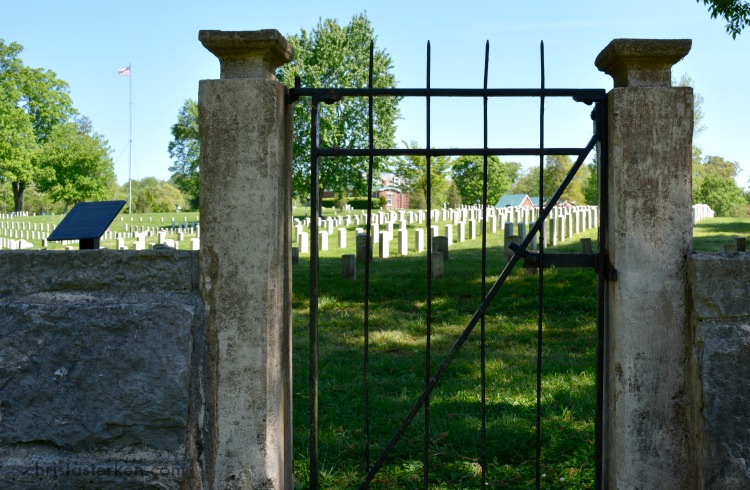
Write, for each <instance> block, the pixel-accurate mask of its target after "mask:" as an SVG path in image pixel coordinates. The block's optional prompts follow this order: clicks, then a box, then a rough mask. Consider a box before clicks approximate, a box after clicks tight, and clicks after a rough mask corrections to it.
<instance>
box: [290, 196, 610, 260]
mask: <svg viewBox="0 0 750 490" xmlns="http://www.w3.org/2000/svg"><path fill="white" fill-rule="evenodd" d="M551 214H557V213H551ZM597 218H598V215H597V212H596V208H595V207H581V208H580V209H579V210H577V211H576V212H571V213H559V215H557V216H551V217H548V218H547V219H546V220H545V221H544V225H543V226H544V232H545V233H544V239H545V243H546V244H550V243H551V244H552V245H553V246H554V245H557V242H558V240H564V239H566V238H571V237H572V236H573V235H574V234H576V233H582V232H584V231H586V230H588V229H589V228H596V227H597V226H598V223H597V222H598V219H597ZM373 221H374V220H373ZM487 221H488V222H487V232H488V233H496V232H497V225H498V218H497V217H496V216H494V215H492V216H488V219H487ZM499 221H500V226H501V228H503V230H504V232H505V235H506V237H507V236H513V235H514V233H513V227H514V223H512V222H505V220H504V216H503V215H501V217H500V220H499ZM406 224H407V222H406V220H401V221H400V222H399V230H398V232H397V233H398V253H399V255H407V254H408V238H409V237H408V229H407V227H406ZM467 226H468V229H467ZM480 226H481V222H480V221H477V220H475V219H469V221H468V222H466V221H459V222H457V223H454V224H450V223H449V224H445V225H443V229H444V234H445V235H444V236H446V237H447V239H448V242H449V243H453V242H454V239H453V231H454V227H455V228H456V232H457V237H456V241H457V242H458V243H462V242H464V241H466V240H467V239H468V240H473V239H475V238H476V237H477V233H479V228H480ZM394 227H395V222H393V221H387V222H386V223H385V230H383V231H381V229H380V224H379V223H377V222H374V223H373V224H372V226H371V234H372V236H373V243H376V244H380V247H379V248H380V249H382V252H381V254H380V255H381V257H383V258H386V257H387V256H388V254H389V253H390V252H389V250H390V241H391V240H393V238H394V235H395V233H396V232H395V230H394ZM526 227H527V223H525V222H520V223H518V234H517V236H519V237H520V238H521V240H523V239H524V238H526ZM439 229H440V227H439V226H438V225H432V236H433V237H435V236H437V235H438V234H439ZM467 232H468V234H467ZM335 233H336V234H337V237H338V248H341V249H344V248H346V247H347V233H348V231H347V229H346V228H338V229H336V232H335ZM356 233H357V235H360V234H364V230H363V229H362V228H357V229H356ZM414 233H415V241H416V250H417V252H418V253H421V252H423V251H424V229H423V228H416V229H415V230H414ZM332 234H334V231H333V230H332V229H331V228H330V227H326V228H324V229H321V230H320V231H319V232H318V235H319V240H318V247H319V250H320V251H327V250H328V249H329V236H330V235H332ZM295 236H296V243H297V247H298V249H299V253H302V254H306V253H309V252H310V244H309V233H308V232H306V231H304V224H303V223H298V224H296V225H295ZM537 240H538V235H537V238H535V239H534V242H532V245H531V248H532V249H535V248H536V247H537V243H536V242H537Z"/></svg>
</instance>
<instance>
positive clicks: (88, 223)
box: [47, 201, 125, 250]
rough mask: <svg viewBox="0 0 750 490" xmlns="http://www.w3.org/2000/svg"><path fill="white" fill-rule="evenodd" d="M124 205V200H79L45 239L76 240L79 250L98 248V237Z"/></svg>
mask: <svg viewBox="0 0 750 490" xmlns="http://www.w3.org/2000/svg"><path fill="white" fill-rule="evenodd" d="M124 205H125V201H99V202H79V203H78V204H76V205H75V206H73V209H71V210H70V212H69V213H68V214H67V215H66V216H65V218H63V220H62V221H61V222H60V224H59V225H57V228H55V229H54V231H53V232H52V233H51V234H50V236H49V237H48V238H47V239H48V240H50V241H61V240H78V241H79V248H80V249H81V250H84V249H92V248H99V239H100V238H101V236H102V235H103V234H104V232H105V231H107V227H109V225H110V224H111V223H112V221H113V220H114V219H115V218H116V217H117V214H118V213H119V212H120V210H121V209H122V207H123V206H124Z"/></svg>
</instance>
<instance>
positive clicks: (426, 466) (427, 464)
mask: <svg viewBox="0 0 750 490" xmlns="http://www.w3.org/2000/svg"><path fill="white" fill-rule="evenodd" d="M430 64H431V46H430V41H427V80H426V84H427V90H428V91H429V89H430ZM426 113H427V123H426V130H427V142H426V148H427V149H429V148H430V96H429V95H427V98H426ZM431 163H432V162H431V160H430V156H429V155H425V170H426V171H427V191H426V192H425V194H426V195H425V199H426V201H427V233H426V235H427V237H426V238H427V338H426V340H425V375H424V384H425V386H427V385H428V384H429V382H430V377H431V376H430V363H431V359H430V357H431V355H430V351H431V349H432V340H431V339H432V175H431V174H432V168H431ZM423 439H424V475H423V484H424V489H425V490H428V488H429V484H428V482H429V478H430V461H429V444H430V397H429V395H428V396H427V398H426V399H425V402H424V433H423Z"/></svg>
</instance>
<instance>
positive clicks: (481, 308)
mask: <svg viewBox="0 0 750 490" xmlns="http://www.w3.org/2000/svg"><path fill="white" fill-rule="evenodd" d="M488 60H489V42H488V43H487V45H486V50H485V65H484V86H483V88H481V89H443V88H440V89H436V88H431V87H430V45H429V43H428V45H427V82H426V88H417V89H398V88H391V89H383V88H375V87H373V83H372V73H373V48H372V46H371V49H370V65H369V73H370V79H369V84H368V87H367V88H307V87H301V86H300V83H299V80H297V83H295V87H294V88H292V89H290V91H289V101H290V103H291V102H294V101H296V100H298V99H299V98H300V97H309V98H310V99H311V102H310V106H311V127H312V131H311V139H310V141H311V149H310V154H311V161H310V164H311V188H310V203H311V216H312V217H313V219H312V220H311V223H310V236H311V237H312V240H311V242H310V247H311V248H310V328H309V342H310V379H309V382H310V394H309V396H310V446H309V452H310V486H311V488H313V489H317V488H318V487H319V471H320V468H319V466H318V291H319V288H318V277H319V276H318V274H319V249H318V247H319V244H318V239H317V237H318V233H319V230H318V220H317V219H316V217H317V216H318V211H319V210H318V205H319V202H320V201H319V197H320V195H319V192H320V191H321V189H319V184H318V171H319V159H320V158H322V157H341V156H355V157H363V158H367V159H369V172H368V184H367V187H368V196H369V199H370V200H369V202H368V207H367V218H366V236H367V240H366V254H365V256H366V257H370V256H371V254H372V250H371V247H372V240H371V239H370V237H371V234H372V227H371V223H372V195H373V162H374V158H376V157H389V156H407V155H418V156H424V157H425V158H426V165H427V168H426V176H427V188H428V191H427V192H426V196H425V197H426V200H427V203H426V207H427V210H428V212H427V214H426V219H427V223H426V226H427V230H430V229H431V226H432V224H431V220H432V213H431V212H430V210H432V202H431V192H430V191H429V189H430V186H431V183H430V176H431V170H430V165H431V159H432V158H433V157H437V156H461V155H473V156H481V157H483V158H484V167H483V173H484V175H483V177H484V178H483V200H482V201H483V202H484V203H485V205H483V206H482V210H483V211H482V212H483V216H482V286H481V287H482V297H483V298H484V299H483V300H482V301H481V303H480V304H479V305H478V307H477V308H476V310H475V312H474V314H473V315H472V317H471V320H470V321H469V322H468V324H466V326H465V328H464V329H463V331H462V332H461V334H460V335H459V336H458V338H457V339H456V340H455V343H454V344H453V347H452V348H451V349H450V351H449V352H448V353H447V355H446V356H445V357H444V359H443V360H442V362H441V363H440V365H439V367H438V369H437V370H436V371H435V372H431V370H430V365H431V359H430V356H431V353H430V338H431V321H432V274H431V271H432V260H433V259H432V253H431V252H432V239H431V237H430V239H428V240H427V241H426V248H427V254H426V261H427V276H426V281H427V299H426V305H427V318H426V324H427V332H426V359H425V366H426V369H425V380H424V388H423V390H422V392H421V394H420V396H419V397H418V398H417V399H416V400H415V401H414V403H413V405H412V407H411V410H410V411H409V412H408V414H407V415H406V416H405V417H404V418H403V421H402V423H401V424H400V426H399V428H398V429H397V430H396V432H395V433H394V434H393V436H392V438H391V440H390V441H389V442H388V444H387V445H386V446H385V447H384V448H383V450H382V451H381V452H380V454H379V455H378V456H377V458H376V459H375V460H374V462H373V461H372V460H371V456H370V447H369V446H370V444H369V426H370V420H369V412H370V410H369V387H368V379H369V378H368V372H369V308H370V300H371V298H370V293H369V284H370V261H369V260H365V261H364V264H365V265H364V269H365V278H364V287H365V289H364V398H365V399H364V429H363V433H364V440H365V451H364V454H365V456H364V459H365V461H364V472H363V473H364V476H363V478H362V482H361V484H360V488H368V487H369V482H370V481H371V480H372V479H373V477H374V476H375V475H376V474H377V473H378V471H379V470H380V469H381V467H382V466H383V464H384V462H385V461H386V459H387V458H388V456H389V454H390V453H391V452H392V450H393V449H394V447H395V446H396V444H397V443H398V441H399V439H400V438H401V437H402V436H403V434H404V433H405V431H406V430H407V428H408V427H409V426H410V424H411V422H412V421H413V419H414V418H415V417H416V416H417V414H418V413H419V412H420V411H422V410H424V414H425V423H424V478H423V485H424V488H427V487H428V480H429V471H430V470H429V465H428V461H427V460H428V458H427V454H428V438H429V431H430V429H429V403H430V394H431V393H432V391H433V389H434V388H435V387H436V385H437V384H438V383H439V382H440V380H441V378H442V377H443V375H444V373H445V372H446V370H447V368H448V366H449V365H450V364H451V361H452V360H453V359H454V358H455V356H456V354H457V353H458V352H459V350H460V349H461V347H462V346H463V345H464V343H465V342H466V340H467V339H468V338H469V336H470V335H471V333H472V332H473V331H474V329H475V327H476V326H477V325H479V326H480V335H481V384H482V388H481V390H482V395H481V410H482V428H481V439H482V441H481V444H482V455H481V458H480V459H481V463H480V464H481V467H482V468H486V467H487V465H486V461H487V456H488V455H487V454H486V451H485V449H484V448H485V437H486V379H485V365H486V343H485V317H484V315H485V312H486V310H487V308H488V306H489V305H490V304H491V302H492V301H493V299H494V298H495V297H496V295H497V294H498V292H499V291H500V288H501V286H502V285H503V283H504V282H505V280H506V279H507V278H508V276H509V275H510V273H511V271H512V270H513V268H514V267H515V266H516V265H517V264H518V262H519V260H522V259H523V260H524V263H525V265H526V267H533V268H535V269H537V270H538V278H539V280H538V284H539V288H538V294H539V300H538V308H539V314H538V319H539V320H538V322H539V323H538V329H537V339H536V344H537V346H536V347H537V356H536V373H537V375H536V427H535V432H536V486H537V488H539V487H540V481H541V480H540V478H541V475H540V473H541V471H540V454H541V431H542V418H541V401H542V361H543V359H542V342H543V335H542V323H543V306H544V268H545V267H550V266H555V267H592V268H594V269H595V270H596V272H597V274H598V276H599V282H598V283H599V286H598V304H597V309H598V314H597V355H596V420H595V446H596V447H595V458H596V461H595V486H596V487H597V488H601V485H602V472H603V467H604V462H603V458H602V453H603V451H602V441H603V439H604V438H603V434H602V400H603V396H602V384H603V383H602V379H603V366H604V359H603V358H604V345H605V342H606V323H607V322H606V304H605V301H606V288H607V283H608V281H610V280H614V279H615V272H614V270H613V269H612V268H611V266H610V265H609V261H608V259H607V255H606V253H605V252H604V251H603V248H604V244H605V243H606V240H605V238H606V232H607V214H608V212H607V181H606V176H607V160H608V159H607V143H606V136H607V129H606V122H607V108H606V93H605V91H604V90H603V89H555V88H546V86H545V73H544V71H545V70H544V44H543V43H542V44H541V45H540V65H541V70H540V75H541V76H540V78H541V83H540V87H539V88H526V89H492V88H488V86H487V74H488V64H489V61H488ZM344 97H362V98H367V100H368V105H369V147H368V148H366V149H344V148H319V147H318V134H319V111H318V108H319V107H320V104H321V103H326V104H334V103H336V102H338V101H339V100H341V99H342V98H344ZM375 97H419V98H424V100H425V101H426V118H427V125H426V145H425V148H424V149H413V148H388V149H382V148H374V144H373V98H375ZM440 97H464V98H481V99H482V100H483V102H484V134H483V136H484V146H483V147H482V148H460V149H456V148H450V149H448V148H433V147H432V145H431V138H430V136H431V135H430V101H431V99H432V98H440ZM503 97H505V98H507V97H525V98H535V99H538V100H539V146H538V147H537V148H490V147H488V123H487V120H488V100H489V99H491V98H503ZM547 98H568V99H573V100H574V101H576V102H580V103H584V104H587V105H593V110H592V112H591V118H592V120H593V122H594V125H593V126H594V131H593V135H592V136H591V138H590V140H589V141H588V142H587V143H586V145H585V146H583V147H568V148H560V147H557V148H547V147H545V142H544V138H545V134H544V114H545V99H547ZM595 149H596V150H597V151H598V158H597V160H598V185H599V214H600V220H599V231H598V242H599V250H600V252H597V253H578V254H553V253H546V252H545V247H544V244H545V238H544V227H543V223H544V221H545V219H546V218H547V217H548V215H549V214H550V212H551V210H552V209H553V208H554V207H555V205H557V204H558V202H559V200H560V198H561V196H562V194H563V192H564V191H565V189H566V188H567V186H568V185H569V184H570V182H571V181H572V180H573V178H574V176H575V175H576V172H577V171H578V170H579V169H580V167H581V166H582V165H583V163H584V160H586V158H587V157H588V156H589V155H590V154H591V152H592V151H594V150H595ZM492 155H495V156H536V157H538V158H539V169H540V172H539V174H540V182H539V195H540V196H543V195H544V192H543V189H544V182H543V178H544V177H543V175H544V172H543V169H544V157H545V156H549V155H570V156H575V157H576V160H575V163H574V164H573V166H572V168H571V169H570V171H569V172H568V174H567V175H566V177H565V178H564V180H563V182H562V184H561V185H560V187H559V188H558V189H557V190H556V191H555V192H554V194H553V195H552V196H551V197H549V199H548V200H547V202H546V203H542V202H540V214H539V218H538V220H537V221H536V222H535V223H534V224H533V226H532V227H531V229H530V230H529V232H528V234H527V236H526V238H525V239H524V240H523V241H522V242H521V243H520V244H514V245H512V246H511V248H512V249H513V252H514V254H513V255H512V257H511V258H510V260H509V262H508V264H507V265H506V266H505V268H504V269H503V270H502V272H501V273H500V275H499V277H497V279H496V280H495V281H494V283H492V284H491V286H489V288H488V283H487V280H486V270H487V254H486V251H487V243H486V237H487V230H486V227H487V205H486V203H487V182H488V174H487V172H488V165H487V161H488V157H489V156H492ZM540 199H541V197H540ZM537 235H538V236H539V240H538V243H539V249H538V251H529V250H528V248H529V246H530V244H531V242H532V240H534V239H535V237H536V236H537ZM485 478H486V477H485V472H482V482H481V485H482V488H484V487H485V486H486V484H487V482H486V480H485Z"/></svg>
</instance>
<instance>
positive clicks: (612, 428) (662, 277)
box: [596, 39, 699, 489]
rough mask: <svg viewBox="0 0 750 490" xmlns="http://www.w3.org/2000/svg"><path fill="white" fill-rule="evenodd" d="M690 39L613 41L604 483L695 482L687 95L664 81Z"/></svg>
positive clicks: (605, 63)
mask: <svg viewBox="0 0 750 490" xmlns="http://www.w3.org/2000/svg"><path fill="white" fill-rule="evenodd" d="M690 46H691V41H690V40H637V39H616V40H614V41H612V42H611V43H610V44H609V45H608V46H607V47H606V48H605V49H604V50H603V51H602V52H601V53H600V54H599V56H598V57H597V59H596V66H597V67H598V68H599V69H600V70H601V71H604V72H606V73H607V74H609V75H611V76H612V78H613V79H614V89H613V90H612V91H611V92H610V93H609V94H608V105H609V130H608V138H609V171H608V179H609V197H610V201H609V202H610V204H609V233H608V239H607V242H606V244H605V247H606V251H607V252H608V254H609V258H610V261H611V262H612V264H613V266H614V268H615V269H616V271H617V280H616V281H614V282H612V283H611V284H610V286H609V297H608V298H607V299H608V301H609V308H608V321H609V332H608V337H607V340H606V345H607V347H606V348H605V349H606V355H605V356H606V360H605V373H604V378H605V386H604V393H605V394H604V413H603V433H604V450H603V458H604V479H605V482H604V483H605V488H611V489H616V488H639V489H665V488H675V489H677V488H680V489H687V488H694V487H695V486H696V485H697V482H698V481H699V480H698V479H697V478H696V475H695V472H696V471H697V470H696V467H697V465H696V464H694V463H695V461H694V459H693V456H694V454H693V451H694V450H695V442H696V441H695V437H696V436H695V430H693V429H691V418H692V417H694V415H695V413H696V411H697V410H698V406H697V403H695V401H694V399H693V398H692V397H693V396H694V393H695V392H694V390H693V385H692V383H693V382H692V381H691V379H692V377H693V374H694V367H695V364H694V356H693V354H692V348H691V345H692V341H691V339H692V337H691V334H690V331H689V326H688V320H687V309H686V308H687V303H686V291H687V290H686V258H687V255H688V254H689V253H690V252H691V249H692V222H691V155H692V153H691V150H692V134H693V92H692V89H691V88H687V87H672V86H671V67H672V65H674V64H675V63H676V62H678V61H679V60H680V59H682V58H683V57H684V56H685V55H687V53H688V51H689V50H690Z"/></svg>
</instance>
